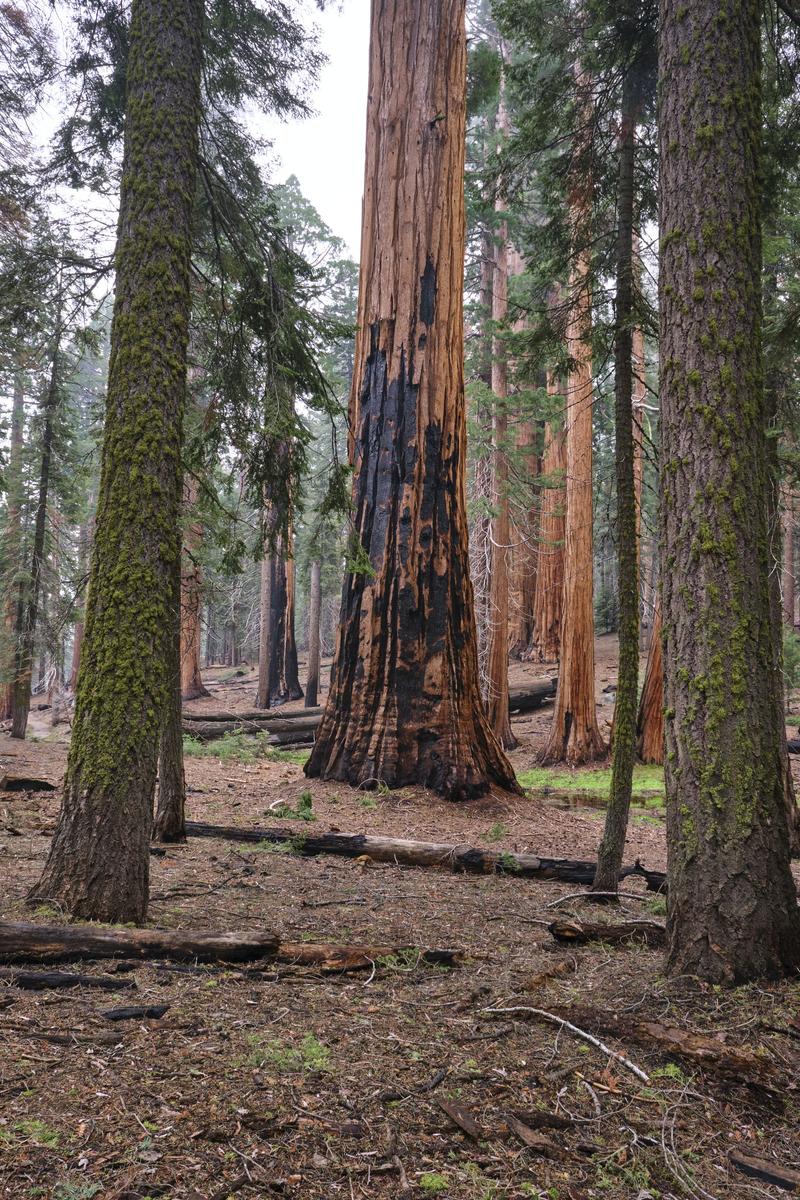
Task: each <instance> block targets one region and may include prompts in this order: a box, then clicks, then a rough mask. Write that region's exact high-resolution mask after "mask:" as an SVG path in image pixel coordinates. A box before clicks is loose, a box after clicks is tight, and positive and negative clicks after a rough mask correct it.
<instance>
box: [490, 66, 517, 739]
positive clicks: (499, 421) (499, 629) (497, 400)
mask: <svg viewBox="0 0 800 1200" xmlns="http://www.w3.org/2000/svg"><path fill="white" fill-rule="evenodd" d="M497 127H498V130H499V131H500V133H501V135H502V134H507V133H508V114H507V112H506V107H505V102H504V100H503V81H502V79H501V82H500V107H499V111H498V116H497ZM503 208H504V202H503V198H502V196H498V197H497V199H496V201H495V211H496V212H502V211H503ZM507 315H508V223H507V222H506V221H505V220H503V219H501V220H500V223H499V226H498V230H497V248H496V250H495V256H494V289H493V294H492V329H493V330H494V333H493V337H492V396H493V403H492V522H491V539H492V546H491V574H490V576H489V642H488V647H487V654H486V713H487V716H488V719H489V724H490V725H491V727H492V731H493V733H494V735H495V737H496V738H497V740H498V741H499V742H500V745H501V746H502V747H503V748H504V749H505V750H513V749H514V747H515V746H516V745H517V739H516V738H515V737H514V735H513V733H512V732H511V720H510V718H509V715H508V577H509V570H508V566H509V555H510V551H511V522H510V520H509V514H508V446H507V441H508V408H507V405H508V363H507V361H506V348H505V344H504V339H503V336H502V334H501V333H500V332H499V327H500V326H501V325H502V324H503V322H504V321H505V320H506V317H507Z"/></svg>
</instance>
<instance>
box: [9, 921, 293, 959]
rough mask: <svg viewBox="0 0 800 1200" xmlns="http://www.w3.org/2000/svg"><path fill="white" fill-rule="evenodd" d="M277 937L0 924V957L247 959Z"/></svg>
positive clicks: (265, 951) (268, 950) (272, 945)
mask: <svg viewBox="0 0 800 1200" xmlns="http://www.w3.org/2000/svg"><path fill="white" fill-rule="evenodd" d="M278 944H279V939H278V937H277V935H276V934H274V933H264V932H258V931H255V930H252V931H247V932H242V933H211V932H206V931H202V932H198V931H196V930H185V931H172V930H166V929H127V928H122V927H120V928H107V929H101V928H99V927H96V926H93V925H33V924H28V923H25V922H9V923H3V924H0V962H69V961H74V960H76V959H82V958H167V959H175V960H177V961H189V962H191V961H194V960H197V961H199V962H215V961H223V962H250V961H252V960H254V959H258V958H264V957H272V956H274V954H275V952H276V950H277V949H278Z"/></svg>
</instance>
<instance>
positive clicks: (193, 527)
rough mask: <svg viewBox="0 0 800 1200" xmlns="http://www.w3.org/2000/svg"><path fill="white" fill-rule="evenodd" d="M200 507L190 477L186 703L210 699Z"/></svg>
mask: <svg viewBox="0 0 800 1200" xmlns="http://www.w3.org/2000/svg"><path fill="white" fill-rule="evenodd" d="M196 507H197V480H196V478H195V477H194V475H191V474H187V475H186V477H185V479H184V484H183V511H184V519H185V520H186V518H188V520H187V521H186V529H185V533H184V544H183V553H182V565H181V614H180V616H181V619H180V639H181V650H180V653H181V657H180V673H181V696H182V697H183V699H184V700H197V699H199V697H200V696H207V695H208V694H209V693H208V690H207V689H206V687H205V686H204V684H203V676H202V674H201V671H200V642H201V624H200V618H201V615H202V611H203V573H202V570H201V568H200V563H199V553H200V549H201V547H202V545H203V526H202V524H201V522H200V521H198V520H197V519H196V518H193V515H192V514H193V512H194V510H195V508H196Z"/></svg>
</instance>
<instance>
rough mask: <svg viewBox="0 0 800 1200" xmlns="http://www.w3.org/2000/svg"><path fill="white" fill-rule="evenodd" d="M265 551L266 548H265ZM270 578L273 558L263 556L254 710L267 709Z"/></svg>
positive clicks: (268, 690) (268, 699) (268, 555)
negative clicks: (256, 687) (256, 685)
mask: <svg viewBox="0 0 800 1200" xmlns="http://www.w3.org/2000/svg"><path fill="white" fill-rule="evenodd" d="M265 550H266V548H265ZM272 576H273V556H272V555H271V554H266V553H265V554H264V557H263V558H262V560H261V587H260V592H259V600H260V604H259V608H260V623H259V635H258V690H257V692H256V708H269V706H270V703H271V700H272V696H271V694H270V673H271V667H272V645H273V643H272Z"/></svg>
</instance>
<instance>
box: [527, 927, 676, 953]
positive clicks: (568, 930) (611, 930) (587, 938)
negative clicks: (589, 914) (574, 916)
mask: <svg viewBox="0 0 800 1200" xmlns="http://www.w3.org/2000/svg"><path fill="white" fill-rule="evenodd" d="M548 928H549V930H550V934H551V936H552V937H553V938H555V940H556V941H557V942H566V943H571V944H572V945H580V944H581V943H583V942H644V943H645V945H647V946H650V947H652V948H661V947H663V946H665V945H666V944H667V934H666V930H665V928H664V926H663V925H659V924H658V923H657V922H655V921H626V922H625V923H624V924H619V925H612V924H610V923H609V922H608V921H603V922H598V923H596V924H587V923H585V922H583V921H580V922H579V921H553V923H552V924H551V925H550V926H548Z"/></svg>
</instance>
